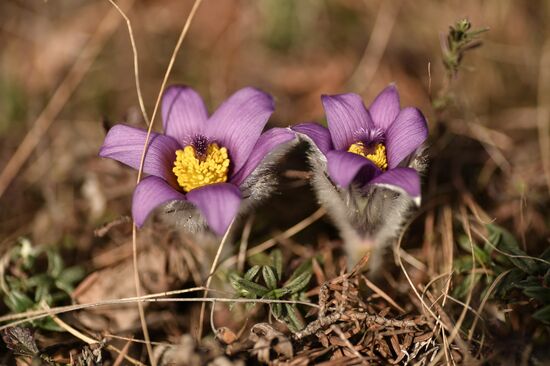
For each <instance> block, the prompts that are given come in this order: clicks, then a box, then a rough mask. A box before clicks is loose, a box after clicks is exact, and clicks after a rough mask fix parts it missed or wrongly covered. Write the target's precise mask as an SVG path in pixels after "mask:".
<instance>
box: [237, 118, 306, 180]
mask: <svg viewBox="0 0 550 366" xmlns="http://www.w3.org/2000/svg"><path fill="white" fill-rule="evenodd" d="M295 138H296V134H295V133H294V132H293V131H292V130H290V129H289V128H272V129H270V130H268V131H267V132H265V133H263V134H262V135H261V136H260V138H259V139H258V142H256V146H254V148H253V149H252V153H251V154H250V156H249V157H248V160H247V161H246V163H245V164H244V165H243V167H242V168H241V170H239V171H238V172H237V173H236V174H235V175H234V176H233V177H232V178H231V182H232V183H233V184H235V185H237V186H239V185H240V184H241V183H242V182H244V181H245V179H246V178H247V177H248V176H249V175H250V174H251V173H252V172H253V171H254V169H256V167H257V166H258V165H259V164H260V163H261V162H262V160H263V159H264V157H265V156H266V155H267V154H269V153H270V152H271V151H273V150H275V149H276V148H277V147H278V146H279V145H281V144H284V143H285V142H289V141H291V140H293V139H295Z"/></svg>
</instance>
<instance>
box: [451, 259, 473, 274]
mask: <svg viewBox="0 0 550 366" xmlns="http://www.w3.org/2000/svg"><path fill="white" fill-rule="evenodd" d="M453 266H454V268H455V270H456V271H457V272H458V273H463V272H469V271H471V270H472V256H470V255H464V256H462V257H459V258H457V259H456V260H455V261H454V263H453Z"/></svg>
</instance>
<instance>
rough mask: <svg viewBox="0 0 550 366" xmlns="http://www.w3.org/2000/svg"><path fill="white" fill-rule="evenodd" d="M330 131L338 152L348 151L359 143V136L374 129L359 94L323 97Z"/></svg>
mask: <svg viewBox="0 0 550 366" xmlns="http://www.w3.org/2000/svg"><path fill="white" fill-rule="evenodd" d="M321 100H322V102H323V107H324V108H325V113H326V115H327V121H328V129H329V130H330V135H331V137H332V142H333V143H334V147H335V148H336V149H337V150H341V149H347V148H348V147H349V146H350V145H351V144H353V143H354V142H356V141H357V137H358V136H357V134H358V133H361V131H365V130H370V129H372V128H373V126H374V125H373V122H372V119H371V117H370V115H369V112H368V111H367V109H366V108H365V105H364V104H363V101H362V100H361V97H360V96H359V95H357V94H353V93H349V94H340V95H323V96H321Z"/></svg>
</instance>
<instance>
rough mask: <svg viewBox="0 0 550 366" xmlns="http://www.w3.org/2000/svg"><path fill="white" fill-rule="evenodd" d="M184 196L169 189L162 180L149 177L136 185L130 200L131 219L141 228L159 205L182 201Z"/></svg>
mask: <svg viewBox="0 0 550 366" xmlns="http://www.w3.org/2000/svg"><path fill="white" fill-rule="evenodd" d="M184 200H185V196H184V195H183V194H182V193H180V192H178V191H176V190H175V189H174V188H172V187H170V186H169V185H168V183H166V182H165V181H164V180H162V179H160V178H158V177H154V176H150V177H147V178H144V179H143V180H142V181H141V182H139V184H138V185H137V187H136V189H135V191H134V197H133V199H132V217H133V218H134V221H135V222H136V225H137V226H138V227H141V226H142V225H143V223H144V222H145V219H147V216H149V214H150V213H151V211H153V210H154V209H155V208H157V207H158V206H160V205H163V204H165V203H168V202H170V201H184Z"/></svg>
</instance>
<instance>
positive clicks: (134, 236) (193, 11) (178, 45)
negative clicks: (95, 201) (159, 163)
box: [132, 0, 202, 366]
mask: <svg viewBox="0 0 550 366" xmlns="http://www.w3.org/2000/svg"><path fill="white" fill-rule="evenodd" d="M201 2H202V0H195V2H194V4H193V7H192V8H191V11H190V12H189V15H188V16H187V20H186V21H185V24H184V26H183V29H182V30H181V33H180V36H179V38H178V41H177V43H176V46H175V47H174V51H173V52H172V57H171V58H170V62H169V63H168V67H167V68H166V72H165V73H164V78H163V80H162V84H161V86H160V90H159V93H158V96H157V101H156V103H155V108H154V110H153V115H152V116H151V123H149V128H148V129H147V135H146V137H145V143H144V144H143V151H142V153H141V160H140V164H139V170H138V175H137V179H136V186H137V185H138V184H139V182H140V180H141V176H142V174H143V165H144V163H145V154H146V152H147V148H148V146H149V140H150V137H151V131H152V130H153V125H154V123H155V117H156V114H157V111H158V108H159V105H160V100H161V98H162V92H163V91H164V88H165V87H166V83H167V82H168V78H169V76H170V72H171V71H172V67H173V66H174V62H175V61H176V56H177V54H178V52H179V50H180V48H181V44H182V43H183V40H184V39H185V36H186V35H187V32H188V30H189V27H190V26H191V21H192V20H193V18H194V16H195V14H196V12H197V9H198V7H199V5H200V4H201ZM136 242H137V233H136V224H135V222H134V224H133V225H132V251H133V268H134V283H135V286H136V295H137V296H140V295H141V284H140V282H139V274H138V272H139V271H138V264H137V244H136ZM137 305H138V310H139V319H140V322H141V327H142V329H143V335H144V337H145V341H147V344H146V345H147V353H148V355H149V361H150V362H151V365H152V366H156V361H155V359H154V357H153V348H152V347H151V344H150V342H149V330H148V329H147V322H146V320H145V311H144V310H143V304H142V303H141V302H138V303H137Z"/></svg>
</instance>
